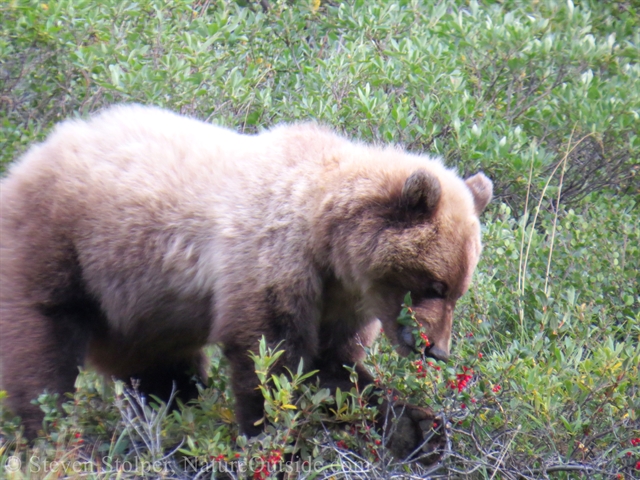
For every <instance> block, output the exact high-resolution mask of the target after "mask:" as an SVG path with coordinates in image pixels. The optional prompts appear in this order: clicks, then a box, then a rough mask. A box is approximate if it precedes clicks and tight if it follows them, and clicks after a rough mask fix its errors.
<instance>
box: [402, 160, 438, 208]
mask: <svg viewBox="0 0 640 480" xmlns="http://www.w3.org/2000/svg"><path fill="white" fill-rule="evenodd" d="M440 194H441V188H440V180H438V179H437V178H436V177H435V176H434V175H433V174H432V173H429V172H427V171H426V170H424V169H420V170H416V171H415V172H413V173H412V174H411V175H409V178H407V181H406V182H404V187H403V188H402V205H403V206H404V207H405V208H407V209H410V210H421V211H424V212H431V211H432V210H434V209H435V208H436V206H437V205H438V202H439V201H440Z"/></svg>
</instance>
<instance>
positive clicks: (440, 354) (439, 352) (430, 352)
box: [424, 345, 450, 362]
mask: <svg viewBox="0 0 640 480" xmlns="http://www.w3.org/2000/svg"><path fill="white" fill-rule="evenodd" d="M424 354H425V356H426V357H431V358H434V359H436V360H441V361H443V362H446V361H448V360H449V356H450V355H449V352H448V351H445V350H443V349H442V348H439V347H437V346H435V345H430V346H428V347H426V348H425V349H424Z"/></svg>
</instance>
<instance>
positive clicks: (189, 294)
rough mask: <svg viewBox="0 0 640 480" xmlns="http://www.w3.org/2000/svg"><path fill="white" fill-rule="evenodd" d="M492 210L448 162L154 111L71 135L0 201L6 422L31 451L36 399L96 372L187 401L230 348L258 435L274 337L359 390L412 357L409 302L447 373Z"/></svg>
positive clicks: (245, 419)
mask: <svg viewBox="0 0 640 480" xmlns="http://www.w3.org/2000/svg"><path fill="white" fill-rule="evenodd" d="M490 198H491V182H490V181H489V180H488V179H487V178H486V177H484V176H483V175H482V174H478V175H476V176H474V177H471V178H470V179H468V180H467V182H466V184H465V182H463V181H462V180H460V179H459V178H458V177H457V176H456V175H455V174H454V173H453V172H452V171H450V170H447V169H446V168H444V167H443V166H442V164H441V163H440V162H439V161H438V160H433V159H430V158H428V157H425V156H416V155H411V154H408V153H406V152H404V151H402V150H400V149H398V148H394V147H386V148H376V147H369V146H365V145H361V144H356V143H352V142H349V141H347V140H345V139H343V138H341V137H339V136H337V135H335V134H333V133H332V132H330V131H328V130H325V129H323V128H320V127H318V126H315V125H308V124H307V125H297V126H284V127H278V128H275V129H273V130H271V131H268V132H265V133H263V134H261V135H257V136H241V135H238V134H235V133H232V132H230V131H227V130H224V129H220V128H217V127H213V126H211V125H207V124H204V123H201V122H198V121H196V120H191V119H187V118H184V117H179V116H177V115H174V114H171V113H169V112H166V111H162V110H158V109H153V108H147V107H140V106H122V107H115V108H112V109H110V110H107V111H105V112H103V113H102V114H100V115H98V116H96V117H94V118H93V119H91V120H89V121H87V122H82V121H71V122H65V123H63V124H61V125H60V126H58V128H57V129H56V130H55V132H54V133H52V134H51V136H50V137H49V139H48V140H47V141H46V142H45V143H43V144H42V145H39V146H35V147H33V148H32V149H31V150H30V151H29V152H28V153H27V154H26V155H25V156H24V158H23V159H21V160H20V161H19V162H17V163H16V164H15V165H14V166H13V167H12V168H11V170H10V172H9V174H8V176H7V177H6V178H5V179H4V180H3V181H2V183H1V200H0V202H1V203H0V206H1V217H0V218H1V223H0V262H1V264H0V267H1V268H0V333H1V335H0V363H1V369H0V375H1V378H0V381H1V384H2V388H4V389H6V390H7V392H8V394H9V399H8V401H9V406H10V407H11V408H12V409H13V410H15V411H16V412H17V413H18V414H20V415H21V416H22V418H23V421H24V423H25V426H26V428H27V432H28V434H29V435H31V436H34V435H35V434H36V432H37V431H38V430H39V428H40V422H41V418H42V417H41V414H40V412H39V411H38V409H37V407H34V406H33V405H31V404H30V400H31V399H33V398H35V397H37V396H38V394H40V393H41V392H42V391H44V390H48V391H50V392H59V393H62V392H67V391H70V390H72V389H73V384H74V379H75V376H76V373H77V367H78V365H83V364H84V363H85V361H87V362H89V363H91V364H92V365H94V366H95V367H96V368H97V369H98V370H99V371H101V372H103V373H105V374H108V375H115V376H118V377H120V378H123V379H128V378H130V377H137V378H140V379H141V383H140V387H141V389H142V390H143V391H146V392H149V393H156V394H160V395H164V396H165V397H166V395H167V392H168V391H169V390H170V388H171V381H172V380H173V381H175V382H176V383H177V385H178V388H179V389H180V390H181V391H182V393H183V394H185V396H186V397H188V396H190V395H193V394H194V392H195V388H194V385H193V383H192V382H191V380H190V378H191V375H192V374H194V373H199V374H200V375H202V373H203V368H204V360H203V358H202V354H201V349H202V347H203V346H204V345H205V344H207V343H211V342H218V343H221V344H222V345H223V347H224V352H225V354H226V355H227V357H228V358H229V361H230V363H231V367H232V375H233V379H232V380H233V388H234V392H235V394H236V401H237V419H238V422H239V423H240V426H241V428H242V430H243V431H244V432H246V433H248V434H255V433H258V431H259V429H258V428H257V427H255V426H254V423H255V422H256V421H257V420H258V419H260V418H261V417H262V415H263V410H262V408H263V404H262V402H263V400H262V398H261V397H260V394H259V393H258V391H257V390H256V383H257V379H256V376H255V373H254V369H253V364H252V361H251V360H250V358H249V356H248V355H247V352H248V351H249V350H255V349H256V346H257V343H258V341H259V339H260V337H261V336H263V335H264V336H266V338H267V340H268V341H269V342H272V343H273V344H275V343H277V342H280V341H283V342H284V343H283V347H284V348H285V350H286V359H285V361H284V364H286V365H288V366H294V367H295V366H297V364H298V361H299V359H300V358H303V359H304V362H305V363H304V364H305V366H306V367H307V368H318V369H319V370H320V374H319V376H320V378H321V381H322V382H323V383H324V384H326V385H329V386H332V387H333V388H335V387H337V386H341V387H342V388H349V385H350V384H349V377H348V374H347V372H346V370H345V369H344V368H343V365H345V364H354V363H356V364H358V362H359V361H360V360H361V359H362V357H363V355H364V352H363V348H362V346H363V345H369V344H371V342H372V341H373V340H374V339H375V337H376V336H377V334H378V331H379V326H380V323H381V324H382V326H383V327H384V329H385V333H386V334H387V335H388V336H389V337H390V338H391V340H392V341H393V342H395V343H396V345H398V350H399V351H400V352H401V353H407V352H409V351H410V350H411V349H412V348H413V345H412V344H411V343H412V342H411V339H410V338H408V336H407V334H406V333H407V332H404V331H403V330H402V328H401V327H400V326H398V325H397V323H396V318H397V316H398V313H399V309H400V304H401V303H402V299H403V297H404V295H405V294H406V292H407V291H411V292H412V296H413V300H414V305H415V310H416V312H417V315H418V318H419V320H420V321H421V322H423V323H424V325H425V327H426V329H427V333H428V335H429V338H430V339H431V341H432V343H433V347H432V349H431V351H430V353H431V354H432V355H433V356H435V357H438V358H442V359H445V358H446V357H447V356H448V355H449V342H450V337H451V324H452V318H453V317H452V314H453V309H454V306H455V303H456V301H457V299H458V298H459V297H460V296H461V295H462V294H463V293H464V292H465V291H466V289H467V288H468V285H469V281H470V278H471V275H472V273H473V270H474V268H475V265H476V263H477V261H478V257H479V254H480V233H479V232H480V230H479V222H478V215H479V213H480V212H481V211H482V210H483V209H484V207H485V206H486V204H487V203H488V202H489V200H490ZM357 368H358V371H359V372H360V381H361V382H362V383H363V385H365V384H367V383H369V382H370V381H371V377H370V375H369V374H368V373H367V372H366V371H365V370H364V369H363V368H362V367H361V366H360V365H359V364H358V365H357ZM394 408H395V407H394ZM403 411H404V410H403ZM407 412H412V413H410V414H409V413H407V414H406V415H404V416H403V420H402V422H404V423H407V424H408V425H410V426H411V428H413V429H414V430H415V432H418V433H416V434H415V435H413V434H411V435H409V434H408V433H406V432H408V431H409V430H406V429H405V433H404V434H402V435H400V436H396V440H395V445H403V446H402V447H397V448H396V449H395V450H396V451H397V452H400V453H399V455H403V453H402V452H404V451H406V450H407V449H408V448H410V447H411V446H412V445H409V446H407V442H408V443H411V444H414V443H415V442H416V441H417V440H415V441H414V440H407V438H413V436H416V435H417V436H418V437H420V439H421V438H422V436H421V434H419V433H420V429H419V428H418V424H419V423H420V421H422V422H423V423H424V419H425V418H429V416H431V418H432V413H431V412H430V411H428V410H425V409H419V407H411V408H409V409H408V410H407ZM414 417H415V418H414ZM417 418H419V420H415V419H417ZM412 419H413V420H412ZM427 423H428V422H427ZM412 431H413V430H412ZM412 435H413V436H412ZM402 438H404V440H402ZM390 445H391V448H392V449H393V448H394V447H393V445H394V443H393V442H392V443H391V444H390Z"/></svg>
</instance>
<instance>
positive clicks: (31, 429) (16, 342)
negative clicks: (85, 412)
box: [0, 302, 90, 439]
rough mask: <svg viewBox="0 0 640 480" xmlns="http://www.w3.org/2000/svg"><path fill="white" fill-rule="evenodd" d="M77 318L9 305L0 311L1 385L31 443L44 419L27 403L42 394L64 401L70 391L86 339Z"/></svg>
mask: <svg viewBox="0 0 640 480" xmlns="http://www.w3.org/2000/svg"><path fill="white" fill-rule="evenodd" d="M81 313H82V312H80V311H72V310H69V309H48V310H47V309H43V308H39V307H36V306H31V305H29V306H25V305H12V304H8V303H7V302H3V304H2V305H1V306H0V333H1V335H0V370H1V375H0V377H1V378H0V383H1V385H2V388H3V389H5V390H6V391H7V393H8V398H7V404H8V407H9V408H10V410H11V411H13V412H14V413H16V414H17V415H19V416H20V417H21V418H22V421H23V425H24V427H25V435H26V436H27V437H28V438H30V439H33V438H35V437H36V436H37V435H38V431H39V430H40V429H41V428H42V419H43V412H42V411H41V410H40V408H39V407H38V406H37V405H33V404H32V403H31V402H32V401H33V400H34V399H36V398H38V396H39V395H40V394H42V393H43V392H44V391H47V392H49V393H57V394H58V395H59V401H60V402H62V401H63V400H64V394H65V393H67V392H73V390H74V384H75V379H76V377H77V375H78V367H79V366H81V365H83V364H84V359H85V356H86V351H87V345H88V341H89V335H90V333H89V330H88V329H87V328H86V327H85V328H83V325H82V324H81V322H83V321H86V318H79V317H83V315H81Z"/></svg>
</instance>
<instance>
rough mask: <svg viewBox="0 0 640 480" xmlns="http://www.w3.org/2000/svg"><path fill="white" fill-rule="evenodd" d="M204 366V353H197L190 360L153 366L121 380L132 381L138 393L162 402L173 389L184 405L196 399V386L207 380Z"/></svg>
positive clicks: (205, 362)
mask: <svg viewBox="0 0 640 480" xmlns="http://www.w3.org/2000/svg"><path fill="white" fill-rule="evenodd" d="M206 365H207V361H206V358H205V356H204V353H203V352H198V353H197V354H195V355H194V356H193V357H191V358H187V359H184V360H179V361H174V362H172V363H169V364H166V365H163V364H158V365H154V366H153V367H150V368H147V369H146V370H143V371H141V372H137V373H134V374H132V375H131V376H130V378H129V379H123V380H125V381H128V382H130V381H131V380H132V379H133V380H134V381H135V382H136V386H137V388H138V389H139V391H140V392H142V393H143V394H145V395H146V396H147V397H149V396H151V395H153V396H156V397H158V398H159V399H161V400H163V401H168V400H169V398H170V397H171V393H172V391H173V390H174V389H175V393H176V398H178V399H179V400H181V401H182V402H183V403H186V402H188V401H189V400H193V399H195V398H198V384H200V385H203V384H204V382H205V380H206V378H207V377H206Z"/></svg>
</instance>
